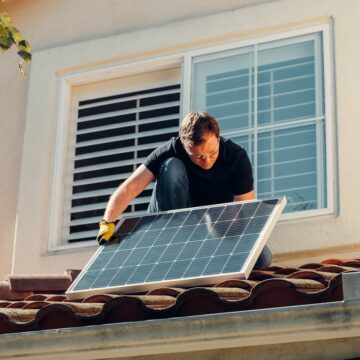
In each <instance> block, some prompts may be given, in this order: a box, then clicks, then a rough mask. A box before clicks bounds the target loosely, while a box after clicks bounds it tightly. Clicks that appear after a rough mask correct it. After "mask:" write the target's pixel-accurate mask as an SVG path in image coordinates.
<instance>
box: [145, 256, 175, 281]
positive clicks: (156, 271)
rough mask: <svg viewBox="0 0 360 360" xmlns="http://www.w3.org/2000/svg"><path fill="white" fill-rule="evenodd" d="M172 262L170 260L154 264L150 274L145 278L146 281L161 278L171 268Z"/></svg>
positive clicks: (159, 279)
mask: <svg viewBox="0 0 360 360" xmlns="http://www.w3.org/2000/svg"><path fill="white" fill-rule="evenodd" d="M172 264H173V262H172V261H171V262H170V261H168V262H162V263H158V264H154V267H153V268H152V270H151V272H150V274H148V277H147V278H146V282H154V281H161V280H163V279H164V277H165V275H166V274H167V272H168V271H169V269H170V268H171V266H172Z"/></svg>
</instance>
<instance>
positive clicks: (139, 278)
mask: <svg viewBox="0 0 360 360" xmlns="http://www.w3.org/2000/svg"><path fill="white" fill-rule="evenodd" d="M153 267H154V264H148V265H142V266H140V265H139V266H136V267H135V270H134V272H133V273H132V274H131V275H130V277H129V279H128V281H127V282H126V283H127V284H139V283H143V282H144V281H145V279H146V278H147V276H148V275H149V273H150V272H151V270H152V269H153Z"/></svg>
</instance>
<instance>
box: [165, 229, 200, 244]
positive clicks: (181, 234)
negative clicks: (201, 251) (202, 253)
mask: <svg viewBox="0 0 360 360" xmlns="http://www.w3.org/2000/svg"><path fill="white" fill-rule="evenodd" d="M195 229H196V225H190V226H182V227H181V228H180V229H179V230H178V232H177V233H176V234H175V236H174V237H173V238H172V239H171V243H181V242H186V241H188V240H189V239H190V237H191V235H192V233H193V232H194V231H195Z"/></svg>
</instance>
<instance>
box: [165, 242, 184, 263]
mask: <svg viewBox="0 0 360 360" xmlns="http://www.w3.org/2000/svg"><path fill="white" fill-rule="evenodd" d="M184 246H185V243H177V244H170V245H169V246H167V247H166V249H165V251H164V252H163V254H162V255H161V257H160V259H159V262H167V261H173V260H175V259H176V258H177V257H178V256H179V253H181V250H182V248H183V247H184Z"/></svg>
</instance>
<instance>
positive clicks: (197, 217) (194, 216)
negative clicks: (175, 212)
mask: <svg viewBox="0 0 360 360" xmlns="http://www.w3.org/2000/svg"><path fill="white" fill-rule="evenodd" d="M206 210H207V209H195V210H191V212H190V214H189V216H188V217H187V218H186V220H185V222H184V225H185V226H186V225H197V224H200V222H201V220H202V218H203V217H204V215H205V213H206Z"/></svg>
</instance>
